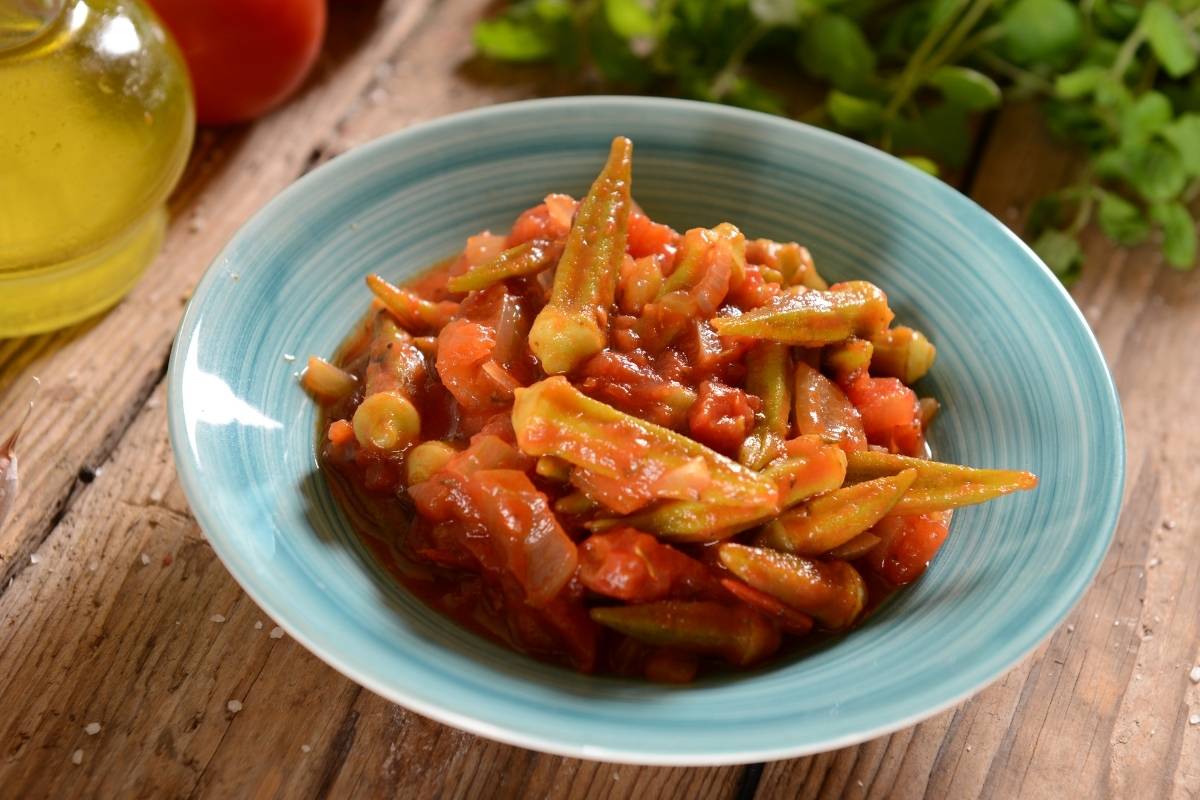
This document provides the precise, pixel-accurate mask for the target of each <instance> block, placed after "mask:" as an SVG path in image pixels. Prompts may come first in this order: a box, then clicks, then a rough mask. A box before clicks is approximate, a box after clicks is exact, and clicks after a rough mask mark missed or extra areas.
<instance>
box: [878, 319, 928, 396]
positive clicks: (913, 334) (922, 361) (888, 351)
mask: <svg viewBox="0 0 1200 800" xmlns="http://www.w3.org/2000/svg"><path fill="white" fill-rule="evenodd" d="M871 344H872V345H874V350H873V352H872V354H871V372H873V373H875V374H878V375H887V376H889V377H892V378H899V379H900V380H902V381H904V382H905V383H913V382H914V381H916V380H918V379H919V378H921V377H922V376H923V375H925V373H927V372H929V368H930V367H932V366H933V361H934V359H935V358H937V348H936V347H934V346H933V342H931V341H929V340H928V339H927V338H925V334H923V333H921V332H920V331H916V330H913V329H912V328H909V327H907V326H904V325H898V326H897V327H895V328H889V329H888V330H885V331H880V332H879V333H877V334H875V336H873V337H871Z"/></svg>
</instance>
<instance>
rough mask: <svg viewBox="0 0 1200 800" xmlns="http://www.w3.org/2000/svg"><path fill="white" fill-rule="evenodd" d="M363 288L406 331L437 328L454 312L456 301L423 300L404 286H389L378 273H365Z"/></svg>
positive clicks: (456, 306)
mask: <svg viewBox="0 0 1200 800" xmlns="http://www.w3.org/2000/svg"><path fill="white" fill-rule="evenodd" d="M367 287H368V288H369V289H370V290H371V292H372V293H373V294H374V295H375V297H376V299H378V300H379V302H381V303H383V305H384V308H386V309H387V310H388V311H390V312H392V314H394V315H395V316H396V319H398V320H400V324H401V325H403V326H404V327H405V328H406V329H407V330H409V331H440V330H441V329H442V327H443V326H445V324H446V323H447V322H449V321H450V320H452V319H454V315H455V314H457V313H458V303H454V302H451V301H450V300H443V301H441V302H438V303H435V302H433V301H432V300H426V299H425V298H423V297H420V296H418V295H416V294H414V293H413V292H410V291H409V290H408V289H402V288H400V287H399V286H393V285H392V284H391V283H388V282H387V281H386V280H384V279H383V278H382V277H380V276H379V275H374V274H372V275H368V276H367Z"/></svg>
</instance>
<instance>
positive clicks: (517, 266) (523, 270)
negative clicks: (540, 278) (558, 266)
mask: <svg viewBox="0 0 1200 800" xmlns="http://www.w3.org/2000/svg"><path fill="white" fill-rule="evenodd" d="M562 251H563V246H562V243H561V242H552V241H549V240H547V239H534V240H532V241H529V242H523V243H521V244H519V245H517V246H516V247H510V248H509V249H507V250H505V251H504V252H503V253H501V254H500V255H498V256H496V257H495V258H493V259H492V260H491V261H485V262H484V263H482V264H480V265H478V266H475V267H472V268H471V269H469V270H467V271H466V272H464V273H463V274H461V275H455V276H454V277H453V278H451V279H450V280H449V281H448V282H447V284H446V288H448V289H449V290H450V291H452V292H470V291H475V290H478V289H486V288H487V287H489V286H491V285H492V284H495V283H499V282H500V281H504V280H508V279H509V278H519V277H522V276H525V275H536V274H537V273H539V272H541V271H542V270H544V269H548V268H550V267H551V266H553V265H554V262H555V261H557V260H558V258H559V256H561V255H562Z"/></svg>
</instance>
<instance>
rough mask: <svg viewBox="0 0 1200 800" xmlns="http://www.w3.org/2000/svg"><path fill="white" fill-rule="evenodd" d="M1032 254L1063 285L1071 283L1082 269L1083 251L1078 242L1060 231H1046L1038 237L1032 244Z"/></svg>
mask: <svg viewBox="0 0 1200 800" xmlns="http://www.w3.org/2000/svg"><path fill="white" fill-rule="evenodd" d="M1033 252H1035V253H1037V254H1038V256H1039V257H1040V258H1041V259H1042V261H1045V262H1046V266H1047V267H1049V268H1050V271H1051V272H1053V273H1054V274H1055V275H1057V276H1058V279H1059V280H1060V281H1062V282H1063V283H1066V284H1070V283H1073V282H1074V281H1075V280H1076V279H1077V278H1078V277H1079V273H1080V272H1081V271H1082V269H1083V250H1082V249H1080V247H1079V242H1077V241H1075V239H1074V238H1073V237H1072V236H1070V235H1069V234H1066V233H1064V232H1062V231H1046V232H1045V233H1043V234H1042V235H1041V236H1038V237H1037V239H1035V240H1034V242H1033Z"/></svg>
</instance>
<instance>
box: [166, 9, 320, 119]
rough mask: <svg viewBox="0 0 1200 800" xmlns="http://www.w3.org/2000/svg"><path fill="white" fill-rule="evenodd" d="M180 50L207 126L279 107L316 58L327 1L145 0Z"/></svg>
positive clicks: (198, 114)
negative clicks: (148, 0) (148, 1)
mask: <svg viewBox="0 0 1200 800" xmlns="http://www.w3.org/2000/svg"><path fill="white" fill-rule="evenodd" d="M150 5H151V6H152V7H153V8H154V10H155V11H156V12H157V13H158V15H159V16H160V17H161V18H162V20H163V22H164V23H165V24H166V26H167V28H168V29H169V30H170V31H171V33H172V35H173V36H174V37H175V41H176V42H177V43H178V44H179V49H180V50H182V51H183V56H184V59H185V60H186V61H187V65H188V72H189V73H191V77H192V87H193V89H194V90H195V95H196V118H197V119H198V120H199V121H200V122H201V123H205V124H216V125H220V124H226V123H232V122H244V121H246V120H249V119H254V118H255V117H258V116H260V115H261V114H263V113H264V112H266V111H268V110H269V109H271V108H273V107H275V106H277V105H279V104H280V103H281V102H283V101H284V100H285V99H286V98H287V97H288V95H290V94H291V93H292V92H294V91H295V90H296V89H297V87H299V86H300V83H301V82H302V81H303V80H304V77H305V76H306V75H307V74H308V71H309V70H310V69H311V68H312V65H313V63H314V62H315V61H316V58H317V54H318V53H319V52H320V50H321V41H322V39H324V37H325V0H202V1H199V2H198V0H150Z"/></svg>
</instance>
